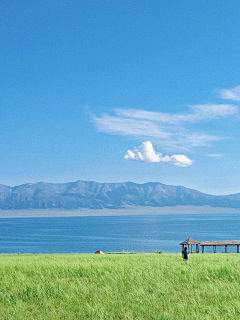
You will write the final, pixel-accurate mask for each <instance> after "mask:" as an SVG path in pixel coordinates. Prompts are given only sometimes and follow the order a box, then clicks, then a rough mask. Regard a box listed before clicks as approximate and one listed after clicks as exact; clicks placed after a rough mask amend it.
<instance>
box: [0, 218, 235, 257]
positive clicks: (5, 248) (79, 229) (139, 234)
mask: <svg viewBox="0 0 240 320" xmlns="http://www.w3.org/2000/svg"><path fill="white" fill-rule="evenodd" d="M189 237H191V238H193V239H195V240H198V241H203V240H240V214H219V215H218V214H193V215H190V214H181V215H144V216H143V215H139V216H138V215H135V216H97V217H66V218H65V217H61V218H59V217H58V218H17V219H15V218H11V219H0V253H33V254H36V253H94V252H95V251H96V250H102V251H103V252H115V251H122V250H124V251H130V252H131V251H137V252H154V251H166V252H173V253H177V252H180V251H181V246H180V245H179V243H180V242H182V241H184V240H186V239H187V238H189ZM205 251H206V252H212V247H210V248H209V249H208V248H206V250H205ZM217 251H218V252H224V247H218V248H217ZM229 252H236V247H232V248H231V247H229Z"/></svg>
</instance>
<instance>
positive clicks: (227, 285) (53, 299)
mask: <svg viewBox="0 0 240 320" xmlns="http://www.w3.org/2000/svg"><path fill="white" fill-rule="evenodd" d="M0 284H1V285H0V319H5V320H7V319H14V320H15V319H22V320H30V319H34V320H37V319H51V320H54V319H58V320H59V319H70V320H73V319H97V320H100V319H148V320H150V319H162V320H163V319H191V320H193V319H209V320H213V319H240V254H239V255H238V254H220V253H219V254H207V253H206V254H192V255H190V257H189V261H188V263H187V264H186V263H185V262H184V261H182V258H181V255H180V254H165V253H163V254H156V253H155V254H120V255H118V254H112V255H94V254H91V255H87V254H86V255H85V254H79V255H78V254H69V255H57V254H56V255H55V254H54V255H0Z"/></svg>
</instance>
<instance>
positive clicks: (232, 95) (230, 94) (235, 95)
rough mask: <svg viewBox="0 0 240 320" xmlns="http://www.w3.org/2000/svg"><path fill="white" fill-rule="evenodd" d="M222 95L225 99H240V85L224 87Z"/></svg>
mask: <svg viewBox="0 0 240 320" xmlns="http://www.w3.org/2000/svg"><path fill="white" fill-rule="evenodd" d="M220 95H221V97H222V98H223V99H225V100H234V101H240V86H237V87H235V88H231V89H223V90H221V91H220Z"/></svg>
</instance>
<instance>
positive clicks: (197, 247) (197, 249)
mask: <svg viewBox="0 0 240 320" xmlns="http://www.w3.org/2000/svg"><path fill="white" fill-rule="evenodd" d="M196 253H199V245H198V244H196Z"/></svg>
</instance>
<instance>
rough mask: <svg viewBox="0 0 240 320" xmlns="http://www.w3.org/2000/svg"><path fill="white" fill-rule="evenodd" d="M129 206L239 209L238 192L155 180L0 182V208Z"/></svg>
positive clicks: (239, 196) (239, 199)
mask: <svg viewBox="0 0 240 320" xmlns="http://www.w3.org/2000/svg"><path fill="white" fill-rule="evenodd" d="M126 205H133V206H151V207H164V206H177V205H194V206H206V205H208V206H212V207H228V208H240V194H235V195H234V194H233V195H229V196H213V195H209V194H205V193H202V192H199V191H197V190H193V189H189V188H185V187H182V186H171V185H164V184H162V183H158V182H148V183H144V184H136V183H133V182H124V183H98V182H93V181H80V180H79V181H76V182H68V183H55V184H54V183H47V182H39V183H26V184H23V185H20V186H15V187H8V186H5V185H0V209H5V210H8V209H30V208H31V209H48V208H59V209H60V208H62V209H78V208H91V209H100V208H123V207H124V206H126Z"/></svg>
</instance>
